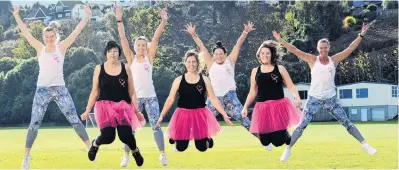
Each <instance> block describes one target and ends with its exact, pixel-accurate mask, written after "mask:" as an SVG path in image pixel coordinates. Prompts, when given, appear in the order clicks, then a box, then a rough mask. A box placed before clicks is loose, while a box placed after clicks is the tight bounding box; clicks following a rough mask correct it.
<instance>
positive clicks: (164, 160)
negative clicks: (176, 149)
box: [159, 153, 168, 166]
mask: <svg viewBox="0 0 399 170" xmlns="http://www.w3.org/2000/svg"><path fill="white" fill-rule="evenodd" d="M159 160H160V161H161V164H162V165H163V166H166V165H168V159H167V158H166V155H165V154H163V153H161V155H159Z"/></svg>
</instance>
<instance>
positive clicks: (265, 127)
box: [242, 41, 302, 150]
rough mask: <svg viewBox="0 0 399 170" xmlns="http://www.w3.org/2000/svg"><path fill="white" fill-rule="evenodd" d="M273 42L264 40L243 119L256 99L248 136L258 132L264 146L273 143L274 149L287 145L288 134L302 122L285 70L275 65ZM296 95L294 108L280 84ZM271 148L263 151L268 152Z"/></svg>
mask: <svg viewBox="0 0 399 170" xmlns="http://www.w3.org/2000/svg"><path fill="white" fill-rule="evenodd" d="M276 55H277V54H276V43H275V42H274V41H265V42H264V43H263V44H262V45H261V46H260V48H259V49H258V52H257V53H256V56H257V58H258V60H259V62H260V63H261V66H260V67H257V68H254V69H252V73H251V89H250V91H249V94H248V97H247V100H246V102H245V105H244V108H243V111H242V116H243V117H246V116H247V113H248V107H249V106H250V105H251V104H252V102H253V100H254V99H256V105H255V107H254V111H253V114H252V122H251V126H250V132H251V133H258V134H259V139H260V141H261V143H262V145H263V146H265V147H266V146H268V145H270V144H273V145H274V146H276V147H279V146H281V145H283V144H284V143H285V144H287V145H289V144H290V139H291V137H290V135H289V133H288V131H287V129H288V128H290V127H291V126H294V125H297V124H298V123H299V122H300V120H301V119H302V115H301V114H300V112H299V110H298V109H297V108H299V107H300V106H301V100H300V98H299V93H298V90H296V88H295V86H294V84H293V83H292V80H291V78H290V76H289V74H288V72H287V70H286V69H285V68H284V66H282V65H277V64H276V58H277V56H276ZM284 83H285V84H286V85H287V87H288V89H289V91H290V92H291V93H292V94H293V95H294V96H295V105H296V107H297V108H295V106H294V105H293V104H292V103H291V101H290V100H289V99H288V98H286V97H284V90H283V84H284ZM270 147H271V146H269V147H267V148H266V149H268V150H270V149H271V148H270Z"/></svg>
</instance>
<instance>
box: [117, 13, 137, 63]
mask: <svg viewBox="0 0 399 170" xmlns="http://www.w3.org/2000/svg"><path fill="white" fill-rule="evenodd" d="M122 15H123V11H122V7H121V6H117V7H116V9H115V17H116V20H117V23H118V32H119V37H120V39H121V45H122V49H123V53H124V54H125V58H126V61H127V64H128V65H129V66H130V64H132V61H133V56H134V53H133V51H132V49H130V46H129V41H128V40H127V38H126V34H125V26H124V25H123V21H122Z"/></svg>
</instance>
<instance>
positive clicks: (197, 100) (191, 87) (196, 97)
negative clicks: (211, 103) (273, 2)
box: [177, 74, 206, 109]
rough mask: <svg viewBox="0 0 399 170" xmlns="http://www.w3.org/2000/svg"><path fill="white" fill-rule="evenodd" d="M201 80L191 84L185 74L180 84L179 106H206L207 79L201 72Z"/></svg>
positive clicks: (192, 107) (193, 107)
mask: <svg viewBox="0 0 399 170" xmlns="http://www.w3.org/2000/svg"><path fill="white" fill-rule="evenodd" d="M199 76H200V80H199V81H198V82H197V83H195V84H189V83H187V81H186V78H185V76H184V74H183V76H182V78H181V81H180V86H179V90H178V92H179V99H178V101H177V107H180V108H185V109H197V108H204V107H205V106H206V105H205V102H206V97H205V95H206V87H205V81H204V79H203V78H202V75H201V74H200V75H199Z"/></svg>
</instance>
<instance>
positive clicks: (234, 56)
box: [229, 22, 255, 66]
mask: <svg viewBox="0 0 399 170" xmlns="http://www.w3.org/2000/svg"><path fill="white" fill-rule="evenodd" d="M253 26H254V24H253V23H252V22H248V24H244V31H243V32H242V34H241V36H240V38H238V41H237V43H236V45H235V46H234V48H233V50H232V51H231V53H230V55H229V57H230V59H231V62H232V63H231V64H233V66H234V65H235V64H236V62H237V59H238V55H239V54H240V49H241V46H242V44H243V43H244V41H245V39H246V38H247V35H248V33H249V32H251V31H253V30H255V28H253Z"/></svg>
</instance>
